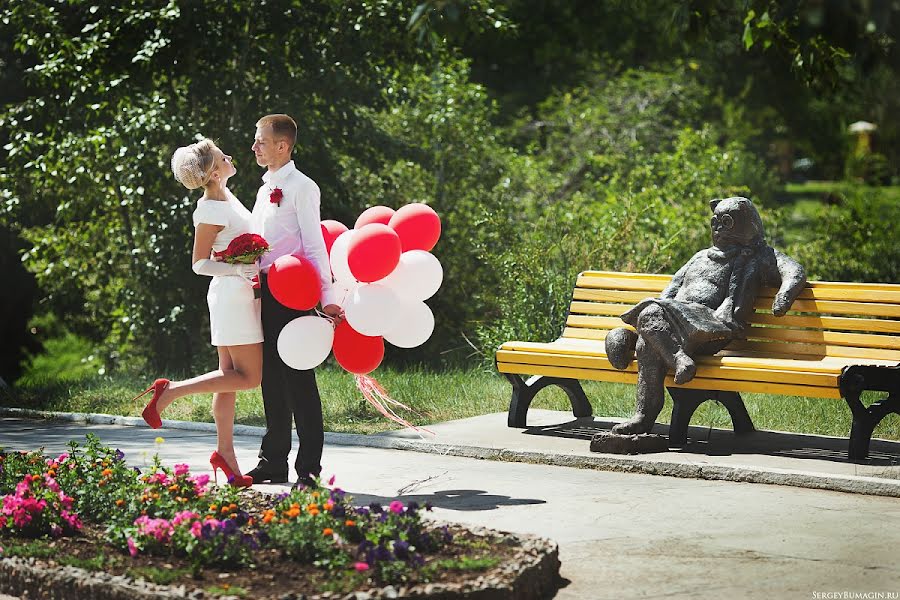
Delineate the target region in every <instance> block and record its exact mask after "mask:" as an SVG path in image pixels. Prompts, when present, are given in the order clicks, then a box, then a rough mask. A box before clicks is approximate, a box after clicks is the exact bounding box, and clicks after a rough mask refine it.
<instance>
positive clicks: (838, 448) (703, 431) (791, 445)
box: [523, 418, 900, 467]
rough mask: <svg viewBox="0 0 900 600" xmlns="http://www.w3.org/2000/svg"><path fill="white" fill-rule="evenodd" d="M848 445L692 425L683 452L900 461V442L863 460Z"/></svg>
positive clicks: (562, 433)
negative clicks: (849, 451) (853, 455)
mask: <svg viewBox="0 0 900 600" xmlns="http://www.w3.org/2000/svg"><path fill="white" fill-rule="evenodd" d="M615 424H616V422H614V421H602V420H596V419H593V418H582V419H574V420H572V421H568V422H566V423H558V424H554V425H540V426H533V427H527V428H525V429H524V430H523V433H524V434H526V435H545V436H552V437H559V438H569V439H582V440H586V441H590V440H591V438H592V437H593V436H594V435H595V434H597V433H600V432H601V431H609V430H611V429H612V427H613V425H615ZM653 433H655V434H659V435H668V434H669V426H668V425H667V424H664V423H657V424H656V425H655V426H654V428H653ZM847 447H848V440H847V438H832V437H823V436H817V435H804V434H799V433H783V432H777V431H754V432H752V433H745V434H740V435H736V434H735V433H734V432H733V431H731V430H728V429H714V428H711V427H696V426H692V427H689V428H688V443H687V445H685V446H684V447H683V448H680V449H679V451H680V452H684V453H690V454H703V455H706V456H730V455H733V454H769V455H773V456H784V457H788V458H799V459H816V460H831V461H835V462H843V463H849V462H855V463H856V464H862V465H868V466H873V467H891V466H896V465H898V464H900V442H892V441H888V440H872V443H871V445H870V447H869V458H868V459H866V460H862V461H850V459H849V458H848V457H847Z"/></svg>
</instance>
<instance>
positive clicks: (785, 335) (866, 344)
mask: <svg viewBox="0 0 900 600" xmlns="http://www.w3.org/2000/svg"><path fill="white" fill-rule="evenodd" d="M746 333H747V338H748V339H762V340H777V341H780V342H800V343H804V344H823V345H828V344H833V345H836V346H854V347H856V348H886V349H890V350H900V337H898V336H892V335H878V334H868V333H843V332H840V331H819V330H812V329H784V328H781V327H750V328H749V329H747V330H746Z"/></svg>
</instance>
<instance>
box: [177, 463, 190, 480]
mask: <svg viewBox="0 0 900 600" xmlns="http://www.w3.org/2000/svg"><path fill="white" fill-rule="evenodd" d="M190 470H191V468H190V467H189V466H187V465H185V464H178V465H175V476H176V477H178V476H180V475H187V474H188V472H189V471H190Z"/></svg>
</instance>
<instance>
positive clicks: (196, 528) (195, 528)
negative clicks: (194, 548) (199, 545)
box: [191, 521, 203, 538]
mask: <svg viewBox="0 0 900 600" xmlns="http://www.w3.org/2000/svg"><path fill="white" fill-rule="evenodd" d="M202 528H203V525H201V524H200V521H194V524H193V525H191V535H192V536H194V537H195V538H199V537H200V533H201V530H202Z"/></svg>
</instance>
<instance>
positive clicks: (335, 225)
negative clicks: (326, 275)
mask: <svg viewBox="0 0 900 600" xmlns="http://www.w3.org/2000/svg"><path fill="white" fill-rule="evenodd" d="M321 225H322V237H323V238H325V250H326V251H327V252H328V255H329V256H331V246H332V245H333V244H334V240H336V239H337V238H338V236H339V235H341V234H342V233H344V232H345V231H347V229H348V227H347V226H346V225H344V224H343V223H341V222H340V221H335V220H333V219H325V220H324V221H322V223H321Z"/></svg>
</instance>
